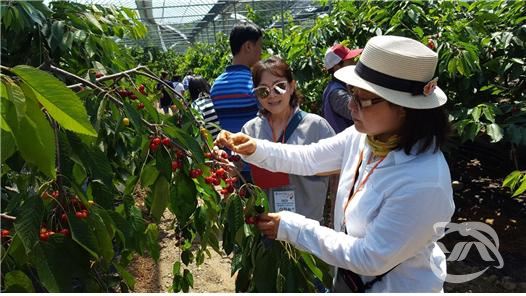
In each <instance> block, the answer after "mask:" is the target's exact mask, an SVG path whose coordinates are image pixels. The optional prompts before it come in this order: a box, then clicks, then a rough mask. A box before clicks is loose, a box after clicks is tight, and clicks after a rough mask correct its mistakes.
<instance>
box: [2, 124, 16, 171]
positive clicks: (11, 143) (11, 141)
mask: <svg viewBox="0 0 526 296" xmlns="http://www.w3.org/2000/svg"><path fill="white" fill-rule="evenodd" d="M0 144H1V148H0V149H2V150H0V153H1V154H2V163H4V161H5V160H6V159H8V158H9V157H11V155H13V153H15V151H16V146H15V138H13V134H12V133H10V132H8V131H5V130H0Z"/></svg>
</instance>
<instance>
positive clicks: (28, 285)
mask: <svg viewBox="0 0 526 296" xmlns="http://www.w3.org/2000/svg"><path fill="white" fill-rule="evenodd" d="M4 288H5V291H4V292H7V293H27V292H28V293H34V292H35V289H34V288H33V283H32V282H31V279H30V278H29V277H28V276H27V275H26V274H25V273H23V272H22V271H20V270H15V271H11V272H8V273H7V274H6V275H5V279H4Z"/></svg>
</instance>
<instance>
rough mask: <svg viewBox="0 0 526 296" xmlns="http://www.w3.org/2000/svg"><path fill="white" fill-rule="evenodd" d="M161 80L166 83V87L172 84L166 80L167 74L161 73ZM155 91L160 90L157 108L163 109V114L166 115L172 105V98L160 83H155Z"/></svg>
mask: <svg viewBox="0 0 526 296" xmlns="http://www.w3.org/2000/svg"><path fill="white" fill-rule="evenodd" d="M160 78H161V80H162V81H164V82H165V83H167V84H168V85H172V82H171V81H170V80H168V72H165V71H163V72H161V77H160ZM157 89H158V90H161V94H162V95H161V99H160V100H159V108H160V109H163V111H164V114H168V112H169V109H170V106H171V105H172V104H173V102H172V98H171V97H170V94H169V93H168V91H167V90H166V89H165V86H164V85H163V84H162V83H160V82H159V83H157Z"/></svg>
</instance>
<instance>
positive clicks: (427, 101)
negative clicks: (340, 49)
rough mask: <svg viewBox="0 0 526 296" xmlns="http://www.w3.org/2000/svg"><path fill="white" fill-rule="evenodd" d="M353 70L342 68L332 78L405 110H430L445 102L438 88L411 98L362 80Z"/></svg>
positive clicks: (402, 93) (445, 98)
mask: <svg viewBox="0 0 526 296" xmlns="http://www.w3.org/2000/svg"><path fill="white" fill-rule="evenodd" d="M355 68H356V66H347V67H343V68H341V69H339V70H338V71H336V72H335V73H334V76H335V77H336V78H337V79H339V80H341V81H343V82H345V83H347V84H349V85H352V86H355V87H359V88H361V89H364V90H366V91H368V92H372V93H374V94H376V95H378V96H379V97H381V98H383V99H385V100H387V101H389V102H391V103H393V104H396V105H399V106H403V107H407V108H413V109H432V108H436V107H440V106H442V105H444V104H445V103H446V102H447V96H446V94H445V93H444V92H443V91H442V90H441V89H440V88H439V87H436V88H435V90H434V91H433V93H432V94H430V95H428V96H424V95H420V96H413V95H411V94H410V93H407V92H403V91H397V90H392V89H390V88H386V87H383V86H379V85H377V84H374V83H371V82H369V81H367V80H364V79H362V78H361V77H360V76H358V74H356V72H355V71H354V69H355Z"/></svg>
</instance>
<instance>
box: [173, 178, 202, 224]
mask: <svg viewBox="0 0 526 296" xmlns="http://www.w3.org/2000/svg"><path fill="white" fill-rule="evenodd" d="M174 182H175V186H172V191H171V194H170V211H172V213H174V214H175V216H176V217H177V221H179V223H183V224H184V223H187V222H188V219H189V218H190V216H192V214H193V213H194V211H195V209H196V207H197V189H196V188H195V183H194V181H193V180H192V179H191V178H190V177H189V176H187V175H185V174H183V173H181V172H177V174H176V176H175V181H174Z"/></svg>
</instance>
